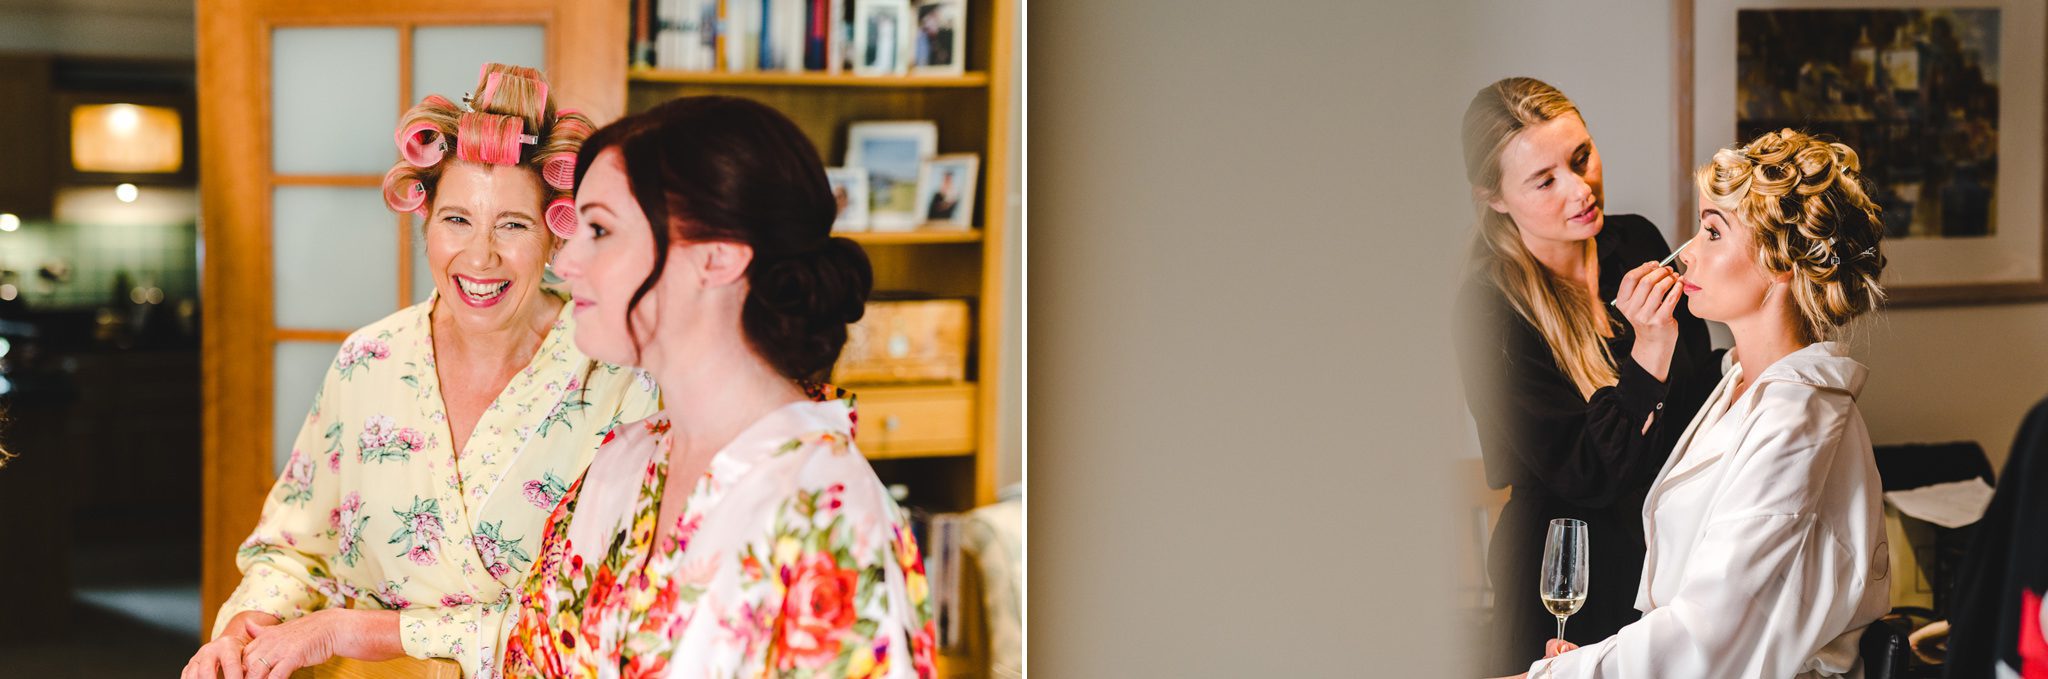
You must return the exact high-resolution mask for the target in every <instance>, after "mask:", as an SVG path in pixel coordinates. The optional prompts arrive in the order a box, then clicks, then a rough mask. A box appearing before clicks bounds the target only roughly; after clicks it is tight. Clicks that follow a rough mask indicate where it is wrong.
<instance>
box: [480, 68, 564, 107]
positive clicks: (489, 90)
mask: <svg viewBox="0 0 2048 679" xmlns="http://www.w3.org/2000/svg"><path fill="white" fill-rule="evenodd" d="M484 68H486V69H488V68H490V65H489V64H485V65H484ZM477 75H479V76H483V79H484V89H483V91H481V92H478V93H477V95H476V102H475V105H476V106H488V105H490V103H491V101H492V99H491V95H494V94H497V92H498V83H500V82H503V81H504V79H505V78H516V79H519V80H524V81H526V83H527V86H528V87H532V88H533V90H534V93H535V94H536V95H537V96H539V97H540V100H541V101H547V100H548V84H547V83H545V82H542V81H539V80H534V79H532V78H528V77H525V76H518V75H511V74H508V73H492V74H490V75H488V76H484V75H483V74H481V73H479V74H477Z"/></svg>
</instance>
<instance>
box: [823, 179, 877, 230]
mask: <svg viewBox="0 0 2048 679" xmlns="http://www.w3.org/2000/svg"><path fill="white" fill-rule="evenodd" d="M825 180H826V181H828V182H831V183H832V197H833V198H834V199H836V200H838V201H839V218H838V219H835V220H833V221H832V230H833V231H866V230H868V171H867V169H866V168H860V167H828V168H825Z"/></svg>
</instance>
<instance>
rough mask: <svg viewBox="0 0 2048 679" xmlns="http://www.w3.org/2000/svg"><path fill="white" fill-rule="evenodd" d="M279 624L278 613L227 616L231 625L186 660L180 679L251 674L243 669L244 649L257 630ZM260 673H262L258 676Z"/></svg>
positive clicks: (240, 678)
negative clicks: (275, 614)
mask: <svg viewBox="0 0 2048 679" xmlns="http://www.w3.org/2000/svg"><path fill="white" fill-rule="evenodd" d="M276 624H277V616H274V615H271V614H269V613H262V612H258V611H242V612H241V613H236V614H235V617H233V618H229V619H228V626H227V627H226V628H225V629H222V630H221V633H220V636H218V637H215V638H214V640H213V641H209V642H207V643H206V645H205V646H201V647H199V652H198V653H194V654H192V660H191V661H190V662H187V663H185V670H184V671H183V672H182V673H180V674H179V675H178V677H179V679H214V678H215V677H226V678H227V679H244V677H246V676H251V675H249V674H245V673H244V672H243V669H244V668H243V666H242V649H244V648H246V647H247V646H248V645H249V642H250V641H251V640H252V639H253V638H254V634H255V632H254V630H256V629H259V628H263V627H269V626H272V625H276ZM255 676H260V675H255Z"/></svg>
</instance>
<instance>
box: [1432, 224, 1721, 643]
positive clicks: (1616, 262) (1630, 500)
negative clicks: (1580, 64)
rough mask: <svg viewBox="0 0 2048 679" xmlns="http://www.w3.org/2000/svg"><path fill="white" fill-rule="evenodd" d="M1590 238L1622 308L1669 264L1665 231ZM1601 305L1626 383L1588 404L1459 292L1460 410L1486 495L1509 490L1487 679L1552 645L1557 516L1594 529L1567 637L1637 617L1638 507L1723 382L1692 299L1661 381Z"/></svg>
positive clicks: (1495, 542) (1516, 325)
mask: <svg viewBox="0 0 2048 679" xmlns="http://www.w3.org/2000/svg"><path fill="white" fill-rule="evenodd" d="M1594 241H1595V246H1596V249H1597V251H1598V257H1599V270H1600V298H1601V300H1603V301H1604V300H1611V299H1613V298H1614V295H1615V291H1616V289H1617V288H1618V287H1619V286H1620V284H1621V278H1622V276H1623V275H1624V274H1626V273H1628V271H1629V270H1631V269H1634V268H1635V267H1638V266H1641V265H1642V264H1643V263H1644V262H1651V261H1659V260H1662V259H1663V258H1664V257H1665V256H1666V255H1668V254H1670V253H1671V249H1670V247H1669V246H1668V245H1666V244H1665V242H1664V236H1663V234H1662V233H1660V232H1658V231H1657V227H1655V226H1653V225H1651V224H1650V222H1649V220H1646V219H1643V218H1642V217H1638V216H1635V215H1609V216H1608V217H1607V219H1606V224H1605V226H1604V227H1603V228H1602V229H1601V232H1600V235H1599V236H1597V237H1595V239H1594ZM1474 268H1475V270H1478V271H1483V269H1482V268H1480V267H1476V266H1475V267H1474ZM1605 308H1606V309H1607V310H1608V315H1609V319H1610V320H1611V321H1612V322H1613V323H1614V329H1615V333H1614V334H1615V337H1613V338H1612V339H1610V340H1608V349H1609V351H1610V352H1611V353H1612V354H1613V356H1614V360H1615V367H1616V369H1617V373H1618V378H1619V380H1618V382H1619V383H1618V384H1616V385H1615V386H1611V387H1604V388H1601V389H1599V390H1598V391H1595V392H1593V395H1592V397H1591V398H1590V399H1589V398H1584V397H1581V396H1580V393H1579V388H1578V386H1577V385H1576V384H1574V383H1573V382H1572V380H1571V378H1570V377H1569V376H1567V375H1566V374H1565V372H1564V370H1563V369H1561V368H1559V367H1558V365H1557V361H1556V358H1555V357H1553V356H1552V354H1551V350H1550V345H1549V343H1548V342H1546V341H1544V339H1543V335H1542V334H1541V333H1540V332H1538V331H1537V329H1536V327H1535V326H1534V325H1532V324H1530V323H1529V322H1528V321H1526V320H1524V319H1523V318H1522V317H1521V316H1520V315H1519V314H1517V313H1515V311H1514V309H1513V307H1511V306H1509V305H1508V301H1507V298H1506V297H1505V295H1504V293H1502V292H1501V291H1500V289H1499V288H1497V287H1495V286H1494V285H1493V284H1492V283H1491V282H1490V281H1489V280H1487V279H1486V277H1485V276H1484V274H1483V273H1476V274H1475V275H1474V276H1473V278H1472V279H1471V280H1468V281H1467V283H1466V285H1465V287H1464V289H1463V290H1462V291H1461V294H1460V318H1461V321H1462V322H1463V323H1464V324H1465V326H1464V328H1463V332H1461V333H1460V334H1461V339H1462V341H1463V345H1464V350H1463V351H1462V352H1461V359H1462V360H1461V363H1462V366H1461V367H1462V369H1463V373H1464V378H1465V392H1466V404H1467V407H1468V408H1469V409H1470V410H1471V412H1472V417H1473V420H1474V422H1475V423H1476V424H1477V425H1478V429H1479V441H1480V448H1481V452H1482V454H1483V455H1484V457H1485V464H1486V478H1487V485H1489V486H1491V487H1494V488H1511V489H1512V492H1511V495H1510V498H1509V500H1508V505H1507V507H1506V509H1505V510H1504V511H1503V512H1502V514H1501V517H1500V520H1499V521H1498V522H1497V524H1496V525H1495V528H1494V535H1493V538H1492V540H1491V542H1490V545H1489V548H1488V557H1487V561H1488V569H1487V570H1488V573H1489V576H1490V577H1491V580H1492V583H1493V590H1494V611H1493V618H1492V621H1491V629H1492V636H1493V639H1492V640H1491V642H1490V643H1489V644H1488V648H1489V649H1490V650H1491V651H1493V652H1494V655H1495V656H1496V657H1495V658H1493V659H1492V660H1491V662H1489V663H1488V670H1487V671H1488V672H1489V676H1493V675H1498V674H1514V673H1518V672H1521V671H1523V670H1525V669H1527V667H1528V663H1530V662H1531V661H1534V660H1536V659H1538V658H1541V657H1542V655H1543V642H1544V640H1546V639H1549V638H1551V637H1553V636H1556V619H1555V618H1554V617H1553V616H1551V615H1550V613H1549V612H1548V611H1546V610H1544V609H1543V607H1542V605H1541V602H1540V600H1539V599H1538V597H1537V594H1536V587H1537V581H1538V571H1539V568H1540V566H1541V564H1542V559H1543V540H1544V534H1545V531H1546V530H1547V526H1548V525H1549V523H1550V520H1551V519H1555V518H1575V519H1579V520H1582V521H1585V522H1586V523H1587V524H1588V529H1587V530H1588V542H1589V543H1590V549H1589V555H1588V556H1589V559H1590V565H1589V577H1590V580H1591V587H1590V591H1589V593H1588V596H1587V600H1586V604H1585V606H1584V607H1583V608H1581V609H1580V611H1579V613H1578V614H1576V615H1574V616H1572V618H1571V624H1570V626H1569V627H1568V631H1567V634H1566V636H1567V638H1568V639H1570V640H1571V641H1573V642H1574V643H1580V644H1585V643H1593V642H1597V641H1599V640H1601V639H1604V638H1606V637H1608V636H1610V635H1612V634H1613V633H1614V632H1615V631H1616V630H1619V629H1620V628H1621V626H1623V625H1626V624H1628V623H1629V622H1632V621H1634V620H1636V619H1637V618H1638V617H1640V613H1639V612H1637V611H1636V610H1635V607H1634V605H1635V595H1636V589H1637V584H1638V583H1639V582H1640V580H1641V577H1642V568H1643V550H1644V548H1643V526H1642V506H1643V497H1644V495H1645V494H1646V492H1647V490H1648V488H1649V485H1650V483H1651V481H1653V480H1655V478H1656V475H1657V472H1658V471H1659V470H1661V469H1662V468H1663V466H1664V460H1665V458H1666V457H1668V456H1669V455H1670V453H1671V449H1672V447H1673V446H1674V445H1675V444H1676V443H1677V441H1678V437H1679V436H1680V435H1681V434H1682V433H1684V431H1685V428H1686V426H1687V425H1688V424H1690V423H1691V421H1692V418H1693V415H1694V414H1695V413H1697V412H1698V411H1699V409H1700V407H1701V406H1702V405H1703V404H1704V403H1705V402H1706V399H1707V396H1708V394H1709V393H1710V392H1711V391H1712V390H1713V388H1714V385H1715V384H1716V383H1717V382H1719V381H1720V376H1721V375H1720V365H1719V357H1718V356H1717V355H1716V354H1715V352H1714V351H1713V349H1712V342H1711V339H1710V337H1709V336H1708V333H1707V326H1706V323H1705V322H1704V321H1701V320H1700V319H1699V318H1698V317H1695V316H1693V315H1692V312H1691V311H1690V310H1689V309H1688V307H1687V304H1686V302H1685V301H1680V302H1679V304H1678V308H1677V310H1676V311H1675V312H1674V316H1675V317H1676V319H1677V321H1678V329H1679V339H1678V344H1677V346H1676V347H1675V348H1674V349H1673V352H1672V357H1671V365H1670V369H1669V371H1668V372H1667V373H1666V379H1665V381H1663V382H1659V381H1658V380H1657V379H1656V378H1655V377H1652V376H1651V375H1650V374H1649V373H1648V372H1646V371H1644V370H1643V368H1642V367H1641V366H1639V365H1637V364H1636V362H1635V361H1634V359H1632V358H1631V357H1630V356H1629V352H1630V350H1631V349H1632V348H1633V347H1634V344H1635V342H1634V335H1633V332H1632V329H1631V328H1630V326H1629V325H1628V322H1627V320H1626V319H1625V318H1623V317H1622V315H1621V312H1620V311H1619V310H1617V309H1615V308H1613V307H1612V306H1607V307H1605ZM1653 415H1654V416H1655V417H1654V419H1652V416H1653ZM1645 422H1648V423H1649V428H1648V430H1647V431H1645V429H1644V423H1645Z"/></svg>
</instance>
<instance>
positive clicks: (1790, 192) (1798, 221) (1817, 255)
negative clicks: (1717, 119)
mask: <svg viewBox="0 0 2048 679" xmlns="http://www.w3.org/2000/svg"><path fill="white" fill-rule="evenodd" d="M1861 167H1862V162H1861V161H1860V160H1859V159H1858V158H1857V157H1856V151H1855V150H1853V149H1850V148H1849V147H1848V146H1846V145H1844V144H1840V143H1837V142H1834V141H1832V140H1829V139H1825V138H1821V137H1816V136H1813V135H1810V134H1806V133H1804V132H1799V131H1796V130H1792V129H1783V130H1779V131H1777V132H1768V133H1765V134H1764V135H1763V136H1760V137H1757V138H1756V139H1755V140H1753V141H1751V142H1749V143H1748V144H1745V145H1743V146H1740V147H1736V148H1727V149H1721V150H1720V151H1718V152H1716V153H1715V154H1714V160H1713V162H1710V163H1707V164H1706V165H1705V166H1702V167H1701V168H1700V169H1699V172H1698V173H1697V174H1695V175H1694V176H1693V181H1694V183H1696V184H1698V185H1699V188H1700V192H1701V193H1705V194H1706V196H1707V200H1708V202H1711V203H1713V204H1714V206H1715V207H1718V208H1721V209H1722V210H1725V211H1727V212H1728V213H1730V214H1731V215H1733V216H1735V217H1736V218H1738V219H1741V220H1742V223H1743V224H1745V225H1747V226H1749V227H1750V229H1751V231H1752V233H1753V234H1754V238H1753V239H1752V240H1753V241H1754V243H1753V244H1754V245H1755V247H1756V251H1757V261H1758V263H1760V264H1762V265H1763V267H1764V270H1765V271H1769V272H1770V273H1773V274H1782V273H1788V272H1789V273H1792V274H1793V276H1792V280H1791V282H1790V284H1789V285H1787V286H1786V287H1788V288H1789V289H1790V290H1791V293H1792V294H1791V300H1792V306H1793V310H1794V311H1795V312H1797V315H1796V316H1795V317H1794V320H1795V321H1797V323H1796V329H1797V330H1798V332H1799V339H1800V341H1802V342H1808V343H1811V342H1818V341H1820V340H1823V339H1827V338H1828V337H1830V336H1832V335H1833V334H1835V332H1836V331H1837V330H1840V329H1841V328H1842V327H1843V326H1845V325H1847V324H1848V323H1849V321H1851V320H1853V319H1855V318H1856V317H1857V316H1860V315H1862V314H1863V313H1864V312H1867V311H1870V310H1871V309H1874V308H1877V306H1878V305H1880V304H1883V303H1884V285H1883V284H1882V283H1879V282H1878V278H1879V276H1880V275H1881V274H1882V273H1883V272H1884V265H1885V257H1884V252H1883V251H1882V250H1881V245H1882V242H1883V241H1884V222H1883V221H1882V220H1881V219H1879V217H1878V207H1877V204H1876V203H1875V202H1873V201H1872V200H1871V199H1870V195H1869V194H1868V193H1867V192H1865V191H1864V186H1863V176H1862V174H1861Z"/></svg>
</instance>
